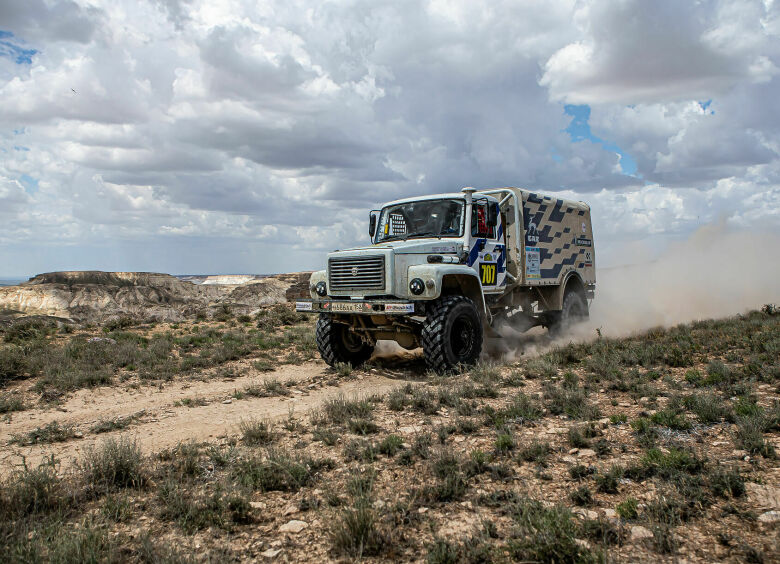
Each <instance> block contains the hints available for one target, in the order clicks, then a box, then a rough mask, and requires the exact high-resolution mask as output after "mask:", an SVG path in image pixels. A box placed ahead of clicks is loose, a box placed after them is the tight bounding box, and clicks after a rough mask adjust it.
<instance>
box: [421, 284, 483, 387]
mask: <svg viewBox="0 0 780 564" xmlns="http://www.w3.org/2000/svg"><path fill="white" fill-rule="evenodd" d="M422 345H423V352H424V353H425V362H426V364H427V365H428V367H429V368H431V369H432V370H436V371H437V372H444V371H446V370H450V369H453V368H455V367H457V366H458V365H459V364H466V365H471V364H475V363H476V362H477V360H478V359H479V355H480V353H481V352H482V322H481V320H480V318H479V313H478V312H477V308H476V306H475V305H474V302H472V301H471V300H470V299H468V298H466V297H464V296H447V297H444V298H442V299H441V300H439V301H438V302H435V303H434V304H433V307H432V308H431V310H430V312H429V313H428V317H427V318H426V320H425V324H424V325H423V330H422Z"/></svg>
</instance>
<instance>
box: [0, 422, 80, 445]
mask: <svg viewBox="0 0 780 564" xmlns="http://www.w3.org/2000/svg"><path fill="white" fill-rule="evenodd" d="M75 433H76V431H75V429H74V427H73V425H70V424H65V425H60V423H59V422H58V421H52V422H51V423H47V424H46V425H44V426H43V427H37V428H36V429H33V430H32V431H29V432H28V433H25V434H23V435H13V436H12V437H11V441H10V442H11V443H15V444H18V445H22V446H27V445H35V444H41V443H61V442H65V441H68V440H70V439H72V438H73V437H75V436H76V435H75Z"/></svg>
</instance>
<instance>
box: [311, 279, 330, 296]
mask: <svg viewBox="0 0 780 564" xmlns="http://www.w3.org/2000/svg"><path fill="white" fill-rule="evenodd" d="M314 291H315V292H317V295H318V296H322V297H323V298H324V297H325V296H327V295H328V285H327V284H325V281H324V280H320V281H319V282H317V285H316V286H315V287H314Z"/></svg>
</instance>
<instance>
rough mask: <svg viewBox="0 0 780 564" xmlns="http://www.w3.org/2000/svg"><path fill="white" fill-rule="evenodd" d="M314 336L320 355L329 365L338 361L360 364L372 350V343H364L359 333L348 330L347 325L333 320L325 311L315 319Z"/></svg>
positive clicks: (367, 357) (354, 364)
mask: <svg viewBox="0 0 780 564" xmlns="http://www.w3.org/2000/svg"><path fill="white" fill-rule="evenodd" d="M316 337H317V349H318V350H319V351H320V356H321V357H322V360H324V361H325V362H326V363H328V365H330V366H334V365H336V364H337V363H339V362H346V363H349V364H351V365H352V366H360V365H361V364H363V363H364V362H365V361H367V360H368V359H369V358H371V353H373V352H374V347H373V345H369V344H367V343H365V342H364V341H363V339H361V338H360V335H358V334H357V333H355V332H354V331H350V330H349V327H348V326H347V325H344V324H343V323H336V322H334V321H333V318H332V317H331V316H330V315H329V314H327V313H322V314H320V317H319V319H317V330H316Z"/></svg>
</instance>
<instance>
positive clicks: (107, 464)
mask: <svg viewBox="0 0 780 564" xmlns="http://www.w3.org/2000/svg"><path fill="white" fill-rule="evenodd" d="M76 467H77V468H78V471H79V474H80V475H81V479H82V481H83V482H84V483H85V484H86V485H87V486H88V487H90V488H93V489H95V490H109V489H113V488H130V487H140V486H142V485H144V483H145V482H146V474H145V472H144V470H143V456H142V454H141V449H140V448H139V446H138V444H137V443H136V442H135V441H130V440H129V439H127V438H125V437H121V438H119V439H118V440H116V439H113V438H110V439H106V440H105V441H103V443H102V444H101V445H100V446H99V447H98V448H94V447H88V448H87V449H86V451H85V452H84V455H83V456H82V457H81V459H80V460H79V461H78V462H77V463H76Z"/></svg>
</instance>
